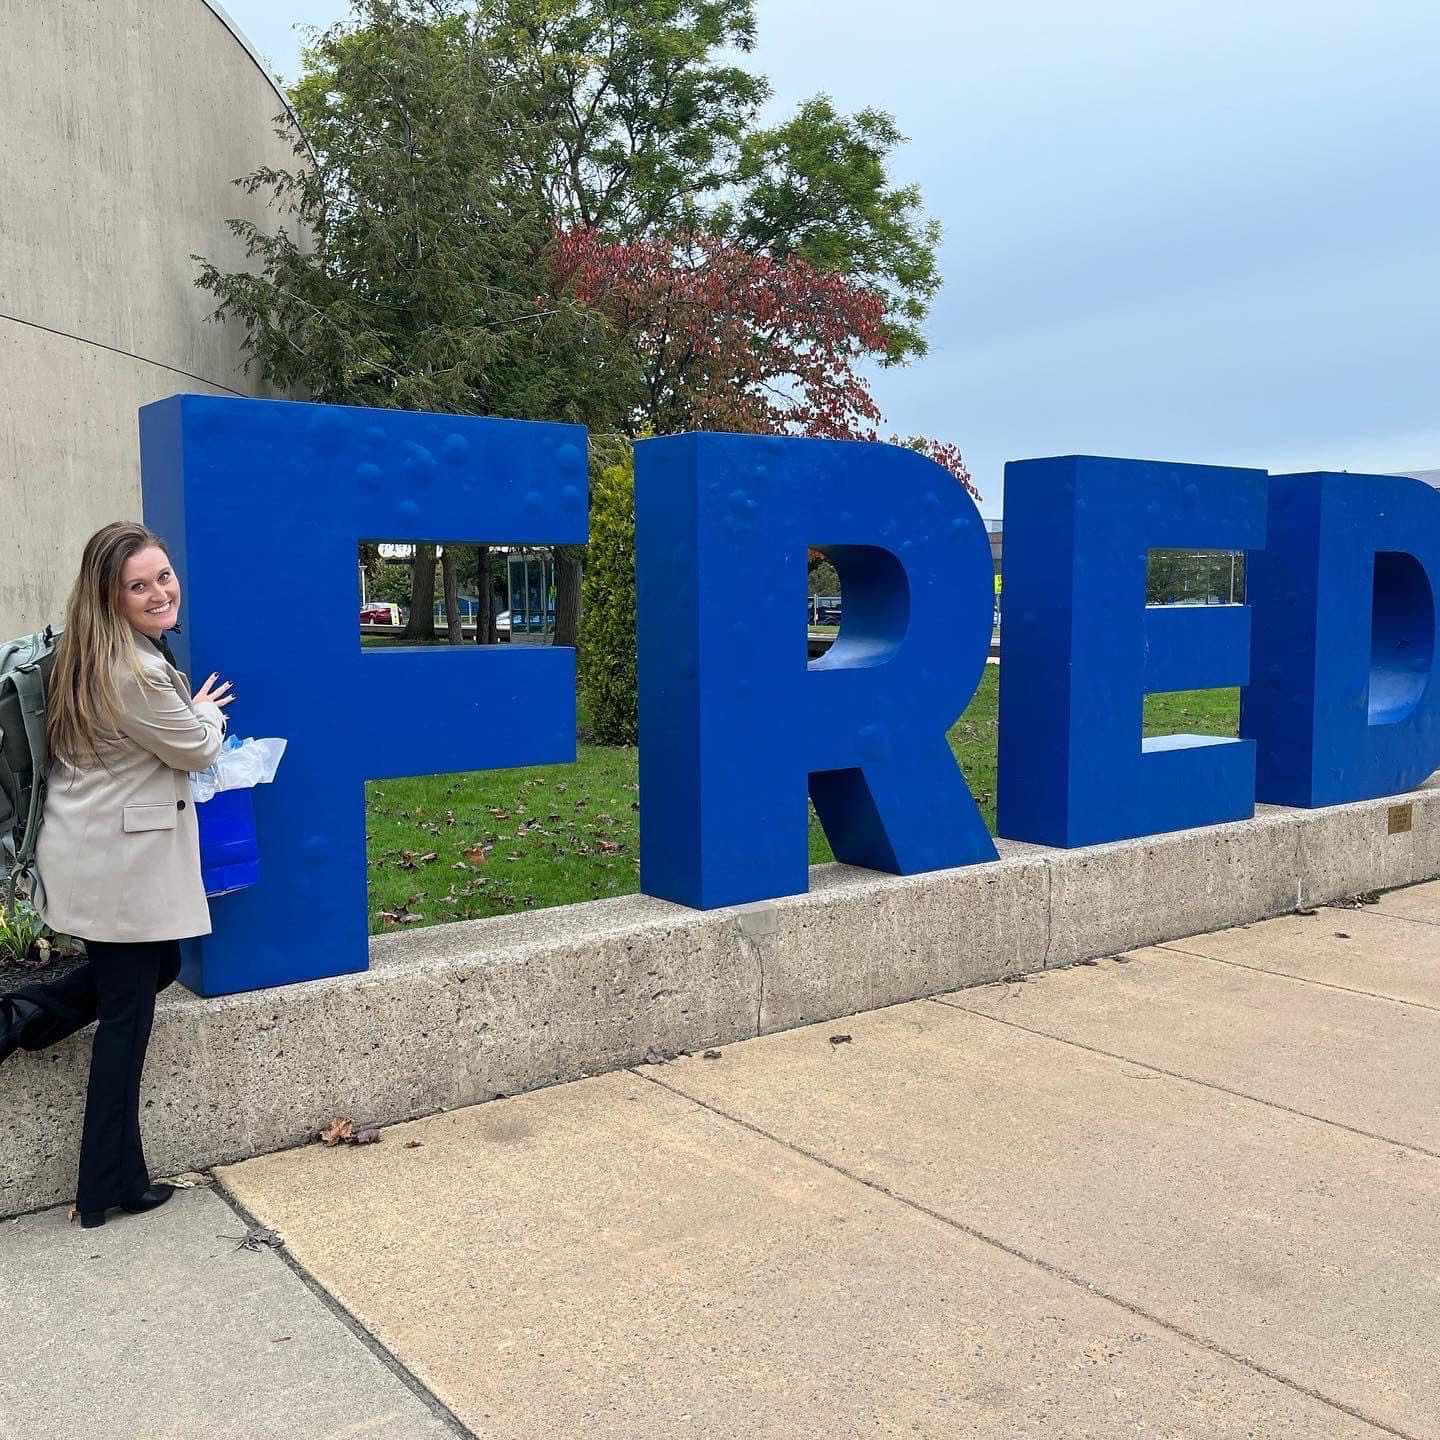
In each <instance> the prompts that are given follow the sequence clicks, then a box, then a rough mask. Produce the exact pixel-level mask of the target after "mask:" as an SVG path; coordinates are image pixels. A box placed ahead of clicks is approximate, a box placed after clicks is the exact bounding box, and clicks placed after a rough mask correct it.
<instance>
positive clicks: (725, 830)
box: [635, 435, 995, 909]
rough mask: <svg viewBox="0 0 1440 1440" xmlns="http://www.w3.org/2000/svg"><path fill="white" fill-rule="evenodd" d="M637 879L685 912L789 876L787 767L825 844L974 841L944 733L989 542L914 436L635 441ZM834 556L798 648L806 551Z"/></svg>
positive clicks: (966, 687)
mask: <svg viewBox="0 0 1440 1440" xmlns="http://www.w3.org/2000/svg"><path fill="white" fill-rule="evenodd" d="M635 529H636V556H637V587H638V592H639V626H638V640H639V675H640V740H641V751H640V794H641V806H642V814H643V816H644V825H643V828H642V831H641V840H640V873H641V885H642V888H643V889H644V890H645V891H646V892H647V893H648V894H651V895H658V896H662V897H663V898H665V899H669V900H677V901H680V902H681V903H683V904H686V905H693V906H696V907H698V908H701V909H712V908H714V907H715V906H718V905H731V904H736V903H740V902H744V901H751V900H761V899H768V898H770V897H773V896H778V895H793V894H797V893H801V892H803V891H804V890H805V889H806V888H807V887H808V876H809V871H808V861H809V854H808V845H807V833H808V823H807V811H806V805H805V792H806V781H807V777H808V780H809V789H810V794H811V796H812V797H813V799H814V802H815V809H816V811H817V812H818V814H819V817H820V821H821V823H822V824H823V826H824V827H825V832H826V834H827V835H828V837H829V839H830V844H831V846H832V848H833V849H834V851H835V855H836V858H837V859H840V860H844V861H848V862H849V863H850V864H853V865H864V866H868V867H870V868H872V869H877V870H887V871H892V872H895V873H899V874H913V873H916V872H918V871H923V870H936V869H942V868H945V867H947V866H952V865H967V864H972V863H974V862H976V861H981V860H991V859H994V858H995V847H994V844H993V843H992V841H991V839H990V836H989V834H988V833H987V832H986V829H985V825H984V822H983V821H982V820H981V817H980V813H979V811H978V809H977V808H976V805H975V802H974V800H973V799H972V798H971V796H970V792H969V789H968V788H967V786H966V784H965V780H964V777H963V776H962V775H961V774H960V771H959V768H958V767H957V765H956V763H955V758H954V756H953V754H952V753H951V750H950V746H949V744H948V743H947V741H946V738H945V734H946V731H947V730H948V729H949V727H950V725H951V724H953V723H954V721H955V720H956V719H957V718H958V717H959V715H960V713H961V712H962V711H963V710H964V708H965V706H966V704H967V703H968V702H969V699H970V697H971V695H972V694H973V693H974V691H975V687H976V684H977V683H978V682H979V679H980V675H981V673H982V672H983V669H984V665H985V656H986V653H987V651H988V648H989V640H990V621H991V609H992V583H991V564H990V550H989V544H988V542H987V540H986V537H985V530H984V525H983V523H982V522H981V520H980V516H979V513H978V512H977V511H976V509H975V506H974V504H973V502H972V501H971V500H970V497H969V496H968V495H967V494H966V493H965V492H964V490H963V489H962V488H961V486H960V485H959V484H957V483H956V481H955V479H954V477H953V476H951V475H950V474H949V473H948V472H946V471H945V470H944V469H942V468H941V467H940V466H939V465H937V464H935V463H934V462H933V461H931V460H928V459H926V458H925V457H923V456H921V455H917V454H915V453H914V452H913V451H910V450H904V449H899V448H897V447H893V446H887V445H875V444H857V443H854V442H847V441H837V440H800V439H780V438H774V437H766V438H762V437H757V436H749V435H685V436H678V437H674V438H669V439H664V440H651V441H647V442H646V443H644V444H642V445H640V446H639V447H637V451H636V484H635ZM809 546H818V547H819V548H821V549H823V550H824V551H825V553H826V554H827V555H828V556H829V557H830V558H831V560H832V562H833V563H834V565H835V567H836V569H837V570H838V571H839V573H840V579H841V587H842V590H843V603H844V616H843V621H842V625H841V629H840V635H839V638H838V639H837V640H836V642H835V644H834V646H833V648H832V649H831V650H830V651H829V653H828V654H826V655H825V656H823V657H822V658H821V659H819V660H816V661H814V662H813V663H810V664H808V665H807V652H806V641H805V629H804V627H803V624H802V616H803V614H804V605H805V573H806V554H807V547H809Z"/></svg>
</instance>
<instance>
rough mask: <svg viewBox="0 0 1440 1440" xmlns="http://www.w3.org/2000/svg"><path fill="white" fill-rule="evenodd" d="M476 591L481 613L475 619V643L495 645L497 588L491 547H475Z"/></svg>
mask: <svg viewBox="0 0 1440 1440" xmlns="http://www.w3.org/2000/svg"><path fill="white" fill-rule="evenodd" d="M475 560H476V565H475V589H476V590H477V591H478V592H479V595H480V613H479V614H478V615H477V616H476V617H475V643H476V644H477V645H493V644H494V643H495V587H494V585H493V584H491V581H490V547H489V546H488V545H477V546H476V547H475Z"/></svg>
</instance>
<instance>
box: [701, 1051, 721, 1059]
mask: <svg viewBox="0 0 1440 1440" xmlns="http://www.w3.org/2000/svg"><path fill="white" fill-rule="evenodd" d="M700 1058H701V1059H702V1060H718V1059H719V1058H720V1052H719V1051H718V1050H707V1051H706V1052H705V1053H704V1054H703V1055H702V1056H701V1057H700Z"/></svg>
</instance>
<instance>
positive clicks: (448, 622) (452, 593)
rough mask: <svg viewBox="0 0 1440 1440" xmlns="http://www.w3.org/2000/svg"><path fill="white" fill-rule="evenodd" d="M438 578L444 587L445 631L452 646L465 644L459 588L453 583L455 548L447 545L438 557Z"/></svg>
mask: <svg viewBox="0 0 1440 1440" xmlns="http://www.w3.org/2000/svg"><path fill="white" fill-rule="evenodd" d="M440 578H441V580H442V581H443V583H444V586H445V630H446V634H447V637H448V638H449V641H450V643H451V644H452V645H463V644H464V643H465V632H464V630H463V629H462V628H461V625H460V587H459V586H458V585H457V584H456V583H455V547H454V546H453V545H447V546H446V547H445V553H444V554H443V555H442V556H441V557H440Z"/></svg>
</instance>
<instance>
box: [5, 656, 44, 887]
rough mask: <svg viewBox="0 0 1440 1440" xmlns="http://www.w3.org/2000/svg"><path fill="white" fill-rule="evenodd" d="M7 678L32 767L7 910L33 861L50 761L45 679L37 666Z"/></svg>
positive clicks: (11, 875)
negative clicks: (12, 689) (18, 708)
mask: <svg viewBox="0 0 1440 1440" xmlns="http://www.w3.org/2000/svg"><path fill="white" fill-rule="evenodd" d="M10 678H11V681H12V682H13V684H14V686H15V693H16V695H17V696H18V697H19V699H20V716H21V720H22V722H23V724H24V726H25V741H26V744H27V745H28V746H29V749H30V760H31V765H32V766H33V769H32V770H31V774H30V807H29V810H28V812H27V814H26V816H25V828H24V831H23V838H22V839H21V841H20V843H19V845H17V846H16V847H15V863H14V865H13V866H12V867H11V870H10V875H9V878H8V880H7V882H6V886H5V909H6V911H7V912H10V911H13V910H14V908H15V890H16V886H17V885H18V884H19V881H20V877H21V876H22V875H26V874H28V873H29V872H30V869H31V866H32V865H33V864H34V861H35V845H36V842H37V841H38V840H39V838H40V824H39V821H40V813H41V807H42V805H43V804H44V796H45V771H46V768H47V766H48V765H49V760H50V748H49V745H48V744H47V743H46V737H45V678H44V676H43V675H41V673H40V668H39V666H38V665H30V666H26V667H25V668H24V669H23V670H15V671H13V672H12V673H11V677H10ZM17 819H18V817H17Z"/></svg>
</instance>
